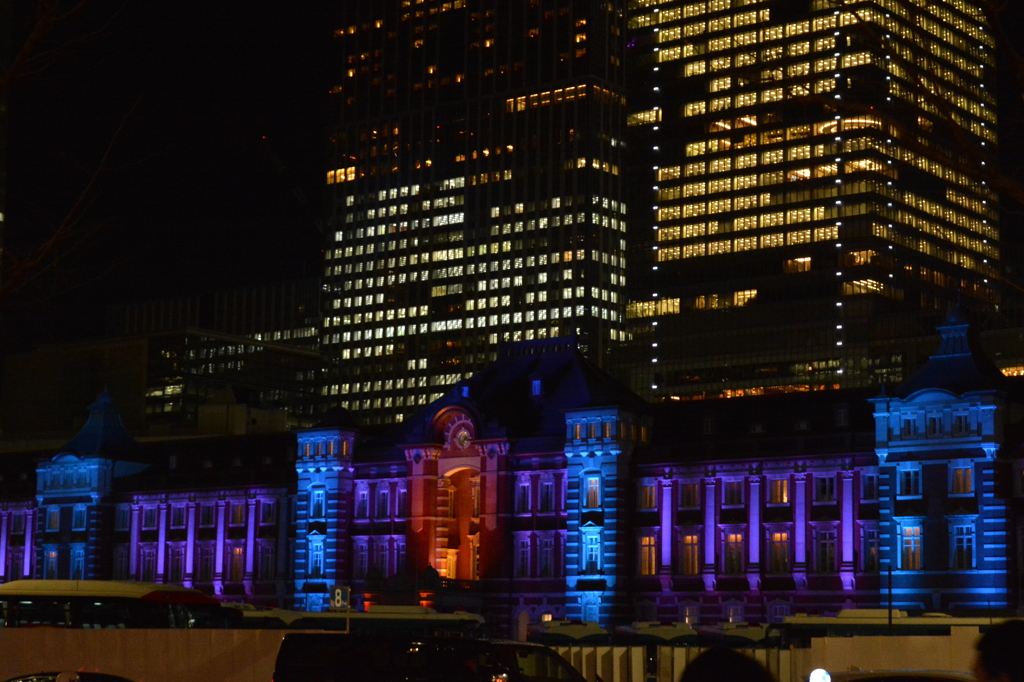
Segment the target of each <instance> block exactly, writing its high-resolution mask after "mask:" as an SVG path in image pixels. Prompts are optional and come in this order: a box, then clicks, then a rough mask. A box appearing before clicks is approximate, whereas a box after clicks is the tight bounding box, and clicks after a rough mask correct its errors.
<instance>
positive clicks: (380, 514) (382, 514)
mask: <svg viewBox="0 0 1024 682" xmlns="http://www.w3.org/2000/svg"><path fill="white" fill-rule="evenodd" d="M374 516H375V517H376V518H378V519H386V518H388V517H389V516H391V514H390V512H389V510H388V491H387V490H382V489H380V488H378V489H377V512H376V514H374Z"/></svg>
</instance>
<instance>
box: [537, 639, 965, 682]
mask: <svg viewBox="0 0 1024 682" xmlns="http://www.w3.org/2000/svg"><path fill="white" fill-rule="evenodd" d="M978 636H979V633H978V628H976V627H954V628H951V635H950V636H949V637H897V636H893V637H828V638H822V639H813V640H811V648H809V649H788V650H787V649H782V650H779V649H749V650H744V651H743V653H745V654H747V655H749V656H752V657H753V658H755V659H757V660H758V661H760V662H761V663H763V664H764V665H765V667H767V668H768V670H770V671H771V672H772V674H773V675H774V676H775V678H776V679H777V680H778V681H779V682H806V680H807V677H808V675H810V673H811V671H812V670H814V669H815V668H824V669H826V670H830V671H841V670H849V669H851V668H853V667H856V668H859V669H861V670H893V669H909V670H959V671H963V672H969V671H970V670H971V664H972V661H973V660H974V644H975V642H976V641H977V640H978ZM555 650H556V651H557V652H558V653H559V654H561V655H562V656H563V657H564V658H565V659H566V660H567V661H569V662H570V663H571V664H572V665H573V667H574V668H576V669H577V670H579V671H580V672H581V673H583V675H584V677H586V678H587V680H588V682H595V681H596V679H597V677H598V676H600V678H601V680H602V682H644V681H645V680H647V679H649V678H648V671H649V672H650V674H651V675H652V676H653V679H654V680H656V682H679V678H680V676H681V675H682V674H683V670H684V669H685V668H686V664H687V663H689V662H690V661H692V660H693V659H694V658H696V657H697V655H698V654H700V652H701V651H703V649H698V648H696V647H657V649H656V650H655V657H656V660H655V661H647V660H646V656H647V650H646V648H645V647H599V646H587V647H555Z"/></svg>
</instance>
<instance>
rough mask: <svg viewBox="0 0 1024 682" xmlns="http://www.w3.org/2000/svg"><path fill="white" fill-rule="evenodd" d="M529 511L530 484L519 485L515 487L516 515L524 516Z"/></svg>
mask: <svg viewBox="0 0 1024 682" xmlns="http://www.w3.org/2000/svg"><path fill="white" fill-rule="evenodd" d="M528 511H530V484H529V483H520V484H519V485H518V486H517V487H516V513H518V514H525V513H526V512H528Z"/></svg>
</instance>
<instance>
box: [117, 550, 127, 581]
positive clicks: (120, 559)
mask: <svg viewBox="0 0 1024 682" xmlns="http://www.w3.org/2000/svg"><path fill="white" fill-rule="evenodd" d="M114 580H128V548H127V547H118V548H117V552H116V553H115V554H114Z"/></svg>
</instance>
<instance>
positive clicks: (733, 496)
mask: <svg viewBox="0 0 1024 682" xmlns="http://www.w3.org/2000/svg"><path fill="white" fill-rule="evenodd" d="M722 503H723V504H724V505H726V506H730V507H739V506H741V505H742V504H743V481H726V482H725V498H724V500H723V502H722Z"/></svg>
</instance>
